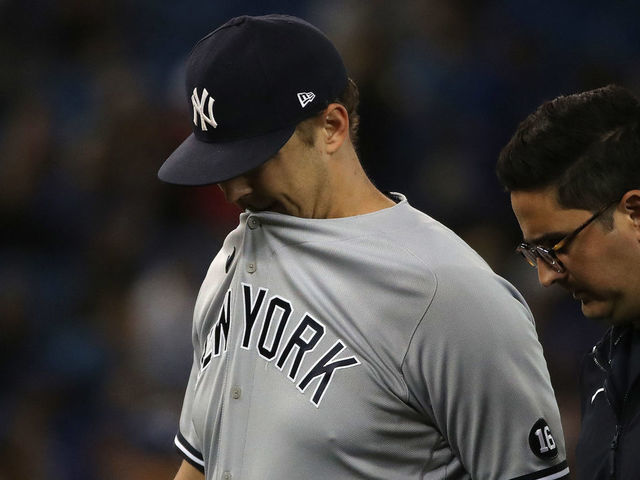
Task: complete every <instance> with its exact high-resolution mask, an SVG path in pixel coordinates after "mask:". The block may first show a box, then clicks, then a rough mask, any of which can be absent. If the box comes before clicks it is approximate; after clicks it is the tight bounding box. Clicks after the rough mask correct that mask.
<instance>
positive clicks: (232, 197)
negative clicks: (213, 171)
mask: <svg viewBox="0 0 640 480" xmlns="http://www.w3.org/2000/svg"><path fill="white" fill-rule="evenodd" d="M218 187H220V190H222V193H223V194H224V198H225V199H226V200H227V202H231V203H237V202H238V200H240V199H241V198H242V197H244V196H246V195H249V194H250V193H251V192H252V189H251V185H250V184H249V181H248V180H247V178H246V177H245V176H243V175H240V176H238V177H234V178H232V179H231V180H226V181H224V182H220V183H219V184H218Z"/></svg>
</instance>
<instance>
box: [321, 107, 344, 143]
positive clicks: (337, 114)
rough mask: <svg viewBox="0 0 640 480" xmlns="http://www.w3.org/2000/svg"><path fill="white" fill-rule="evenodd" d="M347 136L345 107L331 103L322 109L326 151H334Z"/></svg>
mask: <svg viewBox="0 0 640 480" xmlns="http://www.w3.org/2000/svg"><path fill="white" fill-rule="evenodd" d="M348 138H349V114H348V113H347V109H346V108H344V106H343V105H340V104H339V103H332V104H330V105H329V106H328V107H327V108H326V110H325V111H324V141H325V147H326V151H327V153H329V154H333V153H335V152H336V151H337V150H338V149H339V148H340V147H341V146H342V144H343V143H344V142H345V140H347V139H348Z"/></svg>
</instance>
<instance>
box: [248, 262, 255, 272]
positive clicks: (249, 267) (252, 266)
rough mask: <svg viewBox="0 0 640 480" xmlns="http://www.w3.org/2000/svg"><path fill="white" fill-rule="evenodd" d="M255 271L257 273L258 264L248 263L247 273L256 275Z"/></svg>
mask: <svg viewBox="0 0 640 480" xmlns="http://www.w3.org/2000/svg"><path fill="white" fill-rule="evenodd" d="M255 271H256V264H255V263H248V264H247V272H249V273H254V272H255Z"/></svg>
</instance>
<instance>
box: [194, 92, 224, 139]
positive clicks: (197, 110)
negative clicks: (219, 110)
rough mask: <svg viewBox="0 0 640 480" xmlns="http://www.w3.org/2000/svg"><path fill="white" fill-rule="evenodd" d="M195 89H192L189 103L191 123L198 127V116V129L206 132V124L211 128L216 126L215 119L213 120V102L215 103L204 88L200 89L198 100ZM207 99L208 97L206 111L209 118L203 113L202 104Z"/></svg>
mask: <svg viewBox="0 0 640 480" xmlns="http://www.w3.org/2000/svg"><path fill="white" fill-rule="evenodd" d="M197 90H198V89H197V87H196V88H194V89H193V94H192V95H191V103H193V123H194V124H195V125H196V126H197V125H198V114H200V128H202V131H206V130H207V123H208V124H209V125H211V126H212V127H213V128H216V127H217V126H218V123H217V122H216V119H215V118H213V102H214V101H215V100H214V99H213V97H209V92H207V89H206V88H203V89H202V97H201V98H198V91H197ZM207 97H209V102H208V103H207V109H208V110H209V116H208V117H207V115H206V114H205V112H204V103H205V102H206V101H207Z"/></svg>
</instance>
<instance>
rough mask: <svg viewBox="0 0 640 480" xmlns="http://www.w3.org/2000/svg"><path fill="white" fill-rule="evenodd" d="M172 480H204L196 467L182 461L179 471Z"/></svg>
mask: <svg viewBox="0 0 640 480" xmlns="http://www.w3.org/2000/svg"><path fill="white" fill-rule="evenodd" d="M173 480H204V475H203V474H202V473H201V472H200V470H198V469H197V468H196V467H194V466H193V465H191V464H190V463H189V462H187V461H186V460H183V461H182V465H180V470H178V473H176V476H175V478H174V479H173Z"/></svg>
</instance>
